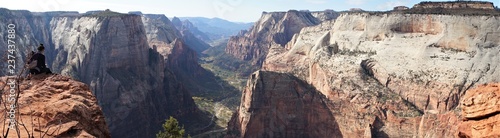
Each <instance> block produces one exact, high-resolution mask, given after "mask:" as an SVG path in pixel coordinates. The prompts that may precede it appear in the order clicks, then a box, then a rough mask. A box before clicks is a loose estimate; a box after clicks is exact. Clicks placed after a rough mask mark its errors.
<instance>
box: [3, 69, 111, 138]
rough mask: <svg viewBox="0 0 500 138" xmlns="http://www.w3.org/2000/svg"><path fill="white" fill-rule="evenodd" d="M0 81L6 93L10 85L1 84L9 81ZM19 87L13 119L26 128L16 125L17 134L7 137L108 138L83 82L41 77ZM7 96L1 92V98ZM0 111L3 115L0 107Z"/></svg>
mask: <svg viewBox="0 0 500 138" xmlns="http://www.w3.org/2000/svg"><path fill="white" fill-rule="evenodd" d="M0 80H1V81H0V86H5V89H4V88H2V90H10V86H9V85H10V84H8V85H5V84H6V83H5V82H8V83H9V82H10V79H9V81H8V78H7V77H3V78H1V79H0ZM19 84H20V85H19V88H20V91H21V94H20V95H19V101H18V106H17V108H18V109H19V110H18V111H17V114H16V117H17V121H18V124H24V125H25V126H26V127H23V126H22V125H19V129H20V130H19V131H20V135H18V134H16V131H15V130H13V129H11V130H10V131H9V133H8V135H9V137H17V136H20V137H28V136H34V137H42V136H44V137H102V138H109V137H111V135H110V132H109V129H108V126H107V125H106V122H105V120H104V115H103V112H102V110H101V108H100V107H99V105H98V104H97V99H96V97H95V96H94V95H93V94H92V92H91V91H90V88H89V87H88V86H87V85H85V84H84V83H82V82H78V81H75V80H73V79H71V78H69V77H64V76H61V75H50V76H49V75H41V76H36V77H33V78H32V79H31V80H24V81H21V82H19ZM15 87H16V88H17V86H15ZM8 94H9V92H8V91H6V92H5V93H3V95H4V96H5V97H8V96H6V95H8ZM4 101H8V100H7V99H4ZM3 104H6V105H7V107H9V106H10V105H9V103H3V102H2V105H3ZM7 110H10V108H7ZM0 111H1V112H2V113H6V112H7V111H6V110H5V108H4V106H2V108H0ZM5 125H6V124H5ZM6 127H7V126H6ZM6 127H4V128H6ZM26 129H28V131H25V130H26ZM4 130H6V129H4ZM3 132H6V131H3ZM28 133H29V134H28Z"/></svg>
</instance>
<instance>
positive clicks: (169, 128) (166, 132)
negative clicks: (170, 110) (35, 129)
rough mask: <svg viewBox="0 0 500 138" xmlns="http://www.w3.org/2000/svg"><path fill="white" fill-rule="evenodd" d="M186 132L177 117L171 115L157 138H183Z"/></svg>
mask: <svg viewBox="0 0 500 138" xmlns="http://www.w3.org/2000/svg"><path fill="white" fill-rule="evenodd" d="M184 134H185V130H184V127H180V126H179V122H177V119H175V118H174V117H172V116H170V118H169V119H167V120H166V121H165V124H163V131H160V132H158V134H156V137H157V138H182V137H183V136H184Z"/></svg>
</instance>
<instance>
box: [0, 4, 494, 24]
mask: <svg viewBox="0 0 500 138" xmlns="http://www.w3.org/2000/svg"><path fill="white" fill-rule="evenodd" d="M425 1H440V0H425ZM488 1H489V2H493V3H494V4H495V5H498V4H499V3H500V0H497V1H491V0H488ZM419 2H421V0H387V1H382V0H342V1H334V0H289V1H286V0H269V1H266V2H258V1H244V0H185V1H173V0H166V1H159V0H150V1H149V2H138V1H130V0H129V1H119V0H109V1H105V2H103V1H99V0H72V1H70V0H39V1H31V0H17V1H9V2H4V3H2V5H0V7H3V8H7V9H11V10H29V11H32V12H46V11H78V12H80V13H85V12H87V11H95V10H105V9H110V10H112V11H116V12H121V13H128V12H130V11H141V12H142V13H145V14H165V15H166V16H167V17H169V18H170V17H174V16H176V17H206V18H220V19H225V20H228V21H232V22H247V23H248V22H255V21H257V20H258V19H259V18H260V16H261V14H262V12H274V11H288V10H292V9H293V10H310V11H323V10H327V9H329V10H335V11H344V10H348V9H350V8H361V9H363V10H368V11H386V10H391V9H392V8H393V7H395V6H408V7H412V6H413V5H415V4H417V3H419Z"/></svg>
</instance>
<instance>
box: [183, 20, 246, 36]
mask: <svg viewBox="0 0 500 138" xmlns="http://www.w3.org/2000/svg"><path fill="white" fill-rule="evenodd" d="M178 18H179V19H180V20H182V21H185V20H189V21H190V22H191V23H192V24H193V25H194V26H196V27H197V28H198V29H199V30H200V31H201V32H203V33H205V34H207V35H209V36H210V37H211V39H212V40H218V39H224V38H229V37H230V36H233V35H237V34H238V32H240V31H241V30H248V29H250V27H251V26H252V25H253V23H241V22H231V21H227V20H224V19H220V18H205V17H178Z"/></svg>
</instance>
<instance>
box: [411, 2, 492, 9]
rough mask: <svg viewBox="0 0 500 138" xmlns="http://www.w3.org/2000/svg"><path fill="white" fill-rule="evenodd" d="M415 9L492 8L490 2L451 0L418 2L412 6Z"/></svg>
mask: <svg viewBox="0 0 500 138" xmlns="http://www.w3.org/2000/svg"><path fill="white" fill-rule="evenodd" d="M413 8H415V9H436V8H443V9H482V10H494V9H495V7H494V6H493V3H492V2H485V1H453V2H420V3H419V4H415V6H413Z"/></svg>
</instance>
